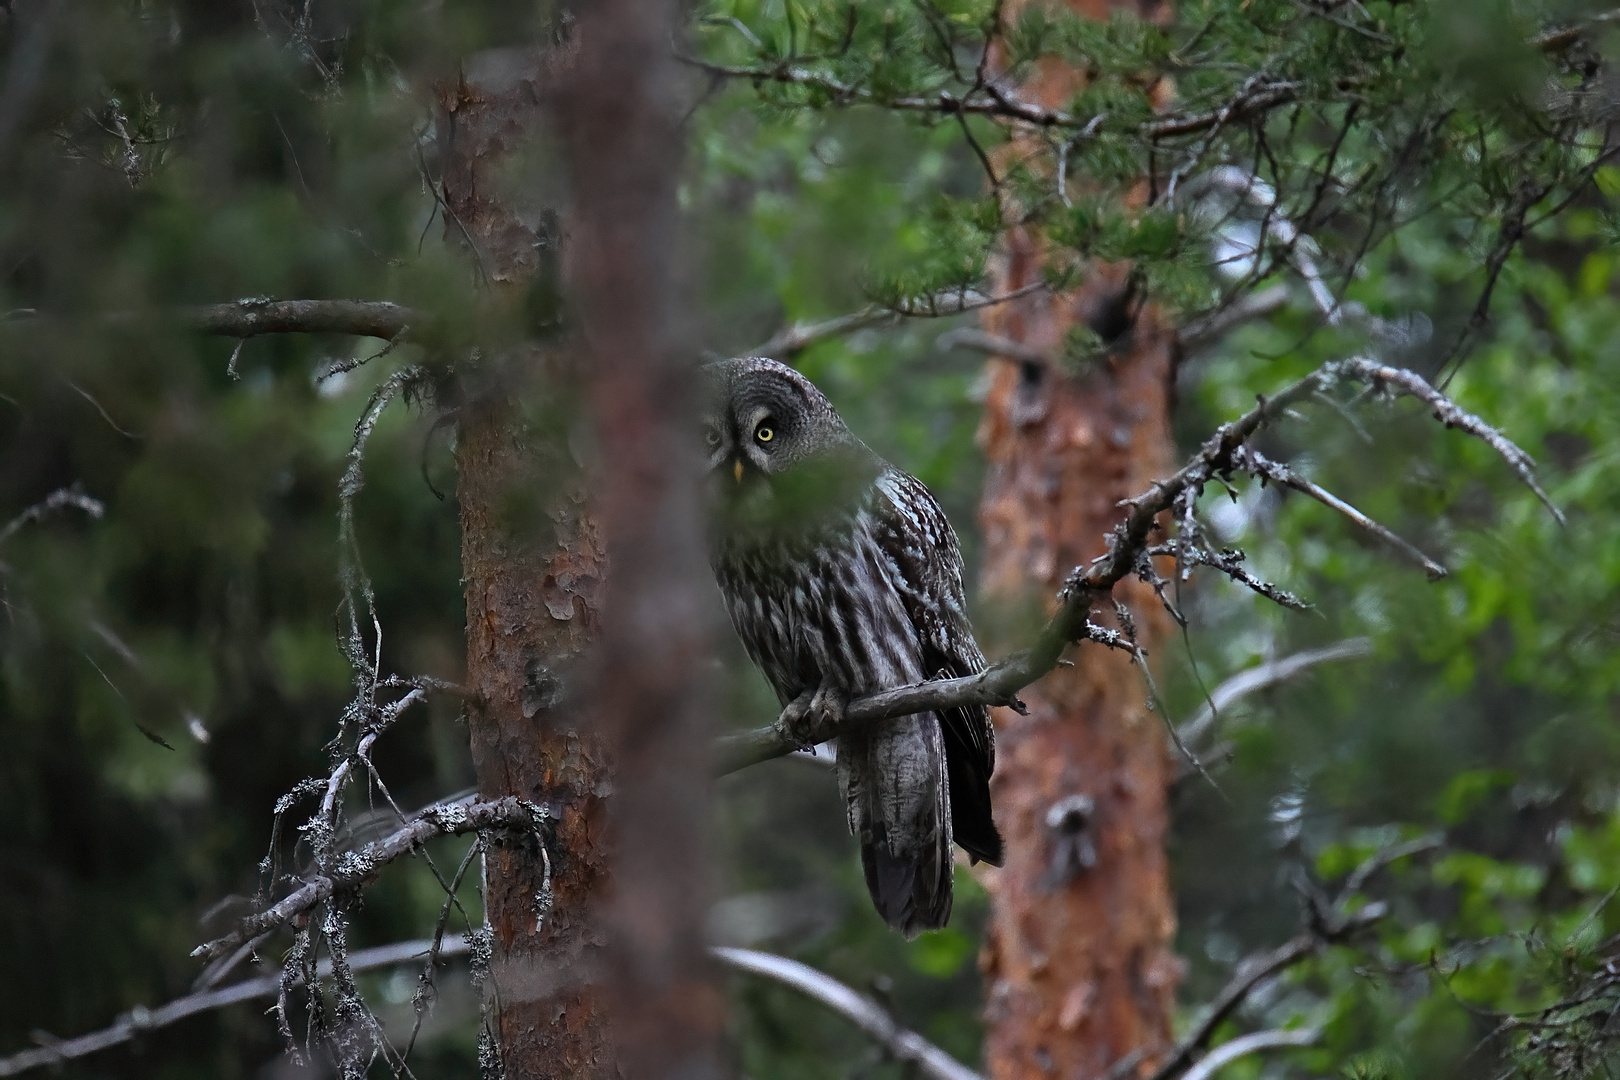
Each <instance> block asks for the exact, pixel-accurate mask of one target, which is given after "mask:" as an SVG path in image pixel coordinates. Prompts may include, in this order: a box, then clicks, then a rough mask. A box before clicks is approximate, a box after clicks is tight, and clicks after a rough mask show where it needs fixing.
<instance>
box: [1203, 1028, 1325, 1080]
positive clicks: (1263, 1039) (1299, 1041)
mask: <svg viewBox="0 0 1620 1080" xmlns="http://www.w3.org/2000/svg"><path fill="white" fill-rule="evenodd" d="M1321 1037H1322V1029H1321V1028H1296V1029H1294V1030H1291V1031H1287V1030H1283V1029H1280V1028H1279V1029H1276V1030H1273V1031H1256V1032H1253V1033H1251V1034H1248V1035H1240V1036H1238V1037H1237V1038H1235V1039H1233V1040H1231V1041H1230V1042H1224V1043H1222V1044H1221V1045H1219V1046H1217V1047H1216V1048H1215V1049H1213V1050H1211V1051H1210V1052H1209V1053H1207V1054H1205V1055H1204V1057H1203V1060H1201V1061H1199V1062H1198V1064H1196V1065H1194V1066H1193V1067H1192V1068H1190V1069H1188V1070H1187V1071H1186V1073H1184V1074H1183V1075H1182V1078H1181V1080H1209V1078H1210V1077H1212V1076H1214V1075H1215V1074H1216V1073H1217V1072H1219V1071H1220V1070H1222V1069H1224V1068H1226V1067H1227V1066H1228V1065H1230V1064H1232V1062H1234V1061H1236V1060H1237V1059H1238V1058H1241V1057H1247V1056H1248V1055H1250V1054H1254V1053H1258V1052H1260V1051H1261V1050H1276V1049H1279V1048H1281V1047H1286V1046H1312V1045H1314V1044H1315V1043H1316V1042H1317V1041H1318V1040H1319V1039H1321Z"/></svg>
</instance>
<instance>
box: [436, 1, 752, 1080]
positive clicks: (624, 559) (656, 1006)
mask: <svg viewBox="0 0 1620 1080" xmlns="http://www.w3.org/2000/svg"><path fill="white" fill-rule="evenodd" d="M671 13H672V9H671V6H670V5H668V4H666V3H665V2H663V0H598V3H597V4H595V5H593V6H591V7H590V8H589V9H587V10H585V11H583V12H582V13H581V14H580V15H579V16H578V18H577V20H575V22H574V23H573V26H572V30H571V32H570V37H569V40H568V41H567V42H565V43H564V44H563V45H561V46H560V47H558V49H556V50H554V51H553V53H552V54H551V55H550V56H549V57H548V58H547V59H546V61H545V62H544V63H543V64H537V63H536V62H535V61H534V59H533V58H532V56H530V54H525V53H522V52H519V51H518V50H512V51H511V52H510V53H508V52H506V51H501V52H498V53H494V54H490V55H489V56H487V57H486V58H485V61H486V62H485V63H482V64H470V65H469V72H473V71H479V70H483V71H484V75H483V77H477V76H475V75H473V74H468V75H466V76H464V77H463V79H462V80H461V81H460V82H459V83H458V84H457V85H455V86H453V87H446V88H444V90H443V91H442V92H441V108H442V114H441V124H442V127H441V139H442V140H443V142H444V146H443V150H444V155H443V156H444V163H443V174H444V178H445V185H444V187H445V198H446V203H447V205H448V211H449V218H450V223H449V225H448V227H447V235H448V236H449V238H450V239H451V240H452V241H455V240H457V239H460V240H461V241H462V242H464V243H469V244H470V245H471V246H472V247H473V249H474V251H475V252H476V256H477V259H478V261H479V262H480V264H481V268H482V273H483V274H484V275H485V276H486V278H487V279H488V280H489V282H490V285H491V291H492V292H493V293H494V297H493V303H494V304H495V306H496V307H497V308H499V307H503V306H504V307H505V308H506V309H507V310H508V311H509V312H513V311H517V310H519V309H521V312H522V314H521V316H520V317H521V318H522V319H524V320H527V321H530V322H531V323H532V322H533V321H534V320H536V319H541V320H543V319H544V318H545V317H547V316H546V313H547V312H555V311H556V310H558V309H559V305H558V302H557V298H556V297H554V296H549V295H548V290H549V289H551V288H552V284H553V283H551V282H548V280H547V276H548V275H546V274H545V273H544V270H545V265H544V259H543V258H542V256H544V255H545V253H546V252H547V251H548V250H552V249H553V248H554V245H555V243H556V238H555V237H552V236H542V235H539V234H537V233H536V231H535V229H534V227H533V226H532V225H531V224H530V223H529V222H531V221H534V220H544V219H545V218H546V215H545V214H540V215H538V216H537V215H535V214H534V212H533V211H532V209H531V210H530V211H529V212H528V213H527V214H526V215H523V216H520V214H519V213H518V212H517V211H516V210H515V209H514V208H513V202H515V201H516V200H512V201H510V202H509V201H507V200H506V199H503V195H502V193H503V190H505V189H507V188H509V187H510V185H511V182H512V181H511V174H510V171H509V170H510V168H511V158H512V154H513V151H515V150H517V149H518V148H519V147H520V146H521V145H522V144H523V143H525V142H526V141H527V140H528V139H529V138H530V137H531V135H532V133H533V131H534V129H535V127H536V123H537V120H538V113H539V109H540V106H541V105H542V104H543V105H544V106H545V107H546V109H547V110H548V112H549V116H548V117H547V120H548V121H549V122H550V125H551V126H550V130H551V131H553V132H555V133H556V134H557V135H559V136H560V140H559V141H560V143H561V144H562V146H563V147H564V148H565V149H566V150H567V152H568V165H569V169H570V172H571V177H572V185H571V186H572V190H573V192H574V195H573V199H572V203H571V205H569V206H568V207H566V208H564V211H563V213H564V216H565V218H566V220H567V226H566V228H564V229H563V230H560V231H561V232H563V233H564V234H566V235H568V236H569V242H570V245H571V250H569V251H568V252H566V253H565V255H564V258H563V260H562V265H563V267H564V268H565V270H566V272H567V277H568V281H567V289H566V292H567V307H568V312H569V314H568V316H567V319H566V324H567V333H566V335H565V336H563V337H562V338H560V339H559V340H558V341H556V342H554V343H553V344H552V345H551V346H549V347H548V348H547V349H546V350H545V351H544V352H542V351H541V350H539V349H536V348H532V347H522V348H518V349H515V350H513V351H512V352H511V353H510V354H508V355H506V356H503V357H486V358H484V359H483V361H482V364H483V365H484V366H483V368H482V370H481V371H479V372H478V373H477V374H476V375H475V376H473V377H471V378H468V379H464V384H469V385H466V387H465V392H466V393H467V394H468V395H469V398H468V400H465V401H464V402H463V404H462V407H461V413H460V416H459V417H458V419H459V436H458V445H457V464H458V467H459V469H460V481H459V488H458V493H459V497H460V500H461V511H462V537H463V538H462V543H463V549H462V560H463V574H464V579H465V586H466V596H467V683H468V685H469V687H470V688H471V689H472V691H473V692H474V697H473V704H472V705H471V706H470V707H469V710H468V712H469V725H470V735H471V739H472V750H473V758H474V764H475V766H476V769H477V775H478V785H479V789H480V793H481V794H482V795H484V796H485V797H497V796H500V795H507V794H515V795H519V796H521V797H523V798H526V799H529V800H532V801H534V802H535V803H538V804H539V805H541V806H544V807H546V808H547V809H548V810H549V812H550V814H551V817H552V821H553V823H554V828H553V830H552V833H551V835H549V836H547V838H546V843H545V845H544V848H543V849H542V848H541V847H540V846H538V845H535V844H533V843H532V842H508V843H505V844H502V845H500V846H498V847H497V848H496V849H495V850H494V851H492V852H491V853H490V854H489V856H488V858H487V859H486V863H485V881H484V888H485V908H486V912H487V916H488V920H489V924H490V927H491V929H492V931H493V942H492V945H493V956H492V957H491V963H490V973H489V985H488V986H487V987H486V994H487V995H488V999H487V1000H488V1011H487V1015H486V1038H485V1044H484V1045H483V1046H482V1047H481V1057H484V1058H485V1059H486V1060H485V1062H484V1064H485V1065H486V1072H485V1075H486V1076H488V1075H492V1074H491V1073H490V1072H489V1071H488V1070H489V1068H490V1067H494V1068H498V1069H499V1074H498V1075H501V1076H503V1077H505V1078H507V1080H530V1078H540V1077H569V1078H585V1080H588V1078H591V1077H602V1078H606V1077H618V1076H621V1075H623V1076H630V1077H635V1078H638V1080H639V1078H642V1077H657V1076H665V1075H669V1076H674V1075H679V1076H681V1077H683V1078H684V1077H690V1078H693V1080H698V1078H702V1077H706V1076H712V1075H716V1073H717V1068H716V1040H717V1037H718V1034H719V1030H720V1027H721V1024H722V1021H723V1003H722V998H721V995H720V992H719V989H718V986H717V980H716V979H715V978H714V976H713V973H712V972H711V970H710V967H709V961H708V959H707V956H706V953H705V949H704V934H703V916H704V914H705V911H706V907H707V901H708V892H707V888H706V886H707V884H708V882H707V876H706V870H707V862H706V859H705V848H706V844H705V839H704V837H705V833H706V831H707V826H708V824H709V810H708V801H707V800H708V793H709V789H710V774H711V768H710V764H709V761H708V756H709V752H710V747H711V745H712V732H711V731H710V730H709V718H710V716H711V711H710V710H709V709H708V708H706V700H705V695H704V693H703V691H704V687H705V684H706V683H707V682H708V681H709V680H708V678H707V673H708V670H709V669H708V666H707V665H706V664H704V663H703V662H702V661H703V660H704V658H705V657H706V655H707V647H708V636H707V635H708V629H709V628H708V626H707V625H706V620H705V619H704V618H703V617H702V612H703V611H704V610H705V608H704V606H703V604H702V603H701V602H700V601H699V599H698V597H697V590H698V589H701V588H706V587H707V575H708V571H707V568H706V567H704V566H703V562H702V558H701V545H700V534H699V522H698V518H697V505H698V504H697V500H696V498H695V497H694V496H695V491H696V487H695V481H696V477H697V469H696V461H695V447H691V446H689V445H688V444H689V443H690V442H691V439H692V436H691V431H692V429H693V426H694V424H693V420H692V415H691V412H690V409H689V406H690V401H689V398H690V396H691V394H692V392H693V390H694V388H695V382H696V380H695V379H694V378H693V375H694V371H693V367H694V361H695V354H694V353H693V352H692V351H691V350H685V349H682V348H680V347H679V346H678V343H677V342H676V341H675V339H674V336H673V334H672V326H671V324H672V321H673V320H672V312H673V310H674V307H675V305H674V303H673V299H672V296H673V294H672V283H673V278H674V275H673V273H672V272H671V267H672V263H673V243H674V239H675V235H676V232H677V229H676V221H677V207H676V201H675V178H676V177H677V175H678V172H679V167H678V166H679V149H680V138H679V116H678V113H677V111H676V110H677V108H678V104H679V100H678V95H677V94H675V93H673V92H672V88H671V86H670V82H671V79H670V69H671V66H672V59H671V55H670V49H669V42H670V40H671V28H670V19H671ZM526 56H529V57H530V58H528V59H525V57H526ZM522 194H523V195H525V196H526V201H529V202H532V201H534V195H535V193H534V192H533V191H528V192H523V193H522ZM537 274H538V275H539V276H538V278H537ZM470 384H476V385H470ZM581 419H584V420H586V421H587V425H582V424H581V423H580V421H581ZM609 552H611V555H612V563H613V566H614V572H613V576H612V579H611V581H610V580H609V577H608V573H607V571H608V562H609V559H608V555H609Z"/></svg>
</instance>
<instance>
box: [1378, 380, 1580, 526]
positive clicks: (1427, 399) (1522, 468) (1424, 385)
mask: <svg viewBox="0 0 1620 1080" xmlns="http://www.w3.org/2000/svg"><path fill="white" fill-rule="evenodd" d="M1347 363H1349V364H1350V365H1352V367H1353V370H1354V371H1355V373H1356V376H1357V377H1358V378H1360V379H1362V380H1363V381H1365V382H1368V383H1370V384H1371V385H1372V387H1373V388H1374V389H1375V390H1381V389H1384V388H1387V387H1391V386H1393V387H1396V388H1398V389H1399V390H1400V391H1401V392H1402V393H1404V394H1406V395H1407V396H1409V397H1415V398H1417V399H1418V400H1419V401H1421V402H1423V403H1424V404H1425V405H1427V406H1428V407H1429V411H1430V412H1432V413H1433V414H1434V418H1435V419H1436V420H1438V421H1440V422H1441V423H1442V424H1444V425H1446V427H1448V428H1453V427H1454V428H1461V429H1462V430H1463V431H1466V432H1467V433H1468V434H1470V435H1472V436H1473V437H1474V438H1476V439H1479V440H1480V441H1481V442H1483V443H1485V445H1487V446H1489V447H1490V448H1491V449H1492V450H1495V451H1496V452H1497V454H1498V455H1500V456H1501V458H1502V460H1503V461H1506V462H1507V463H1508V467H1509V468H1511V469H1512V470H1513V472H1514V475H1516V476H1517V477H1518V478H1519V480H1520V481H1521V482H1522V483H1523V484H1524V485H1525V486H1526V487H1528V488H1529V489H1530V490H1531V491H1533V492H1535V495H1536V498H1538V499H1540V500H1541V505H1543V506H1545V507H1546V508H1547V509H1548V510H1549V511H1550V512H1551V513H1552V516H1553V517H1554V518H1556V519H1557V521H1558V524H1560V525H1565V524H1567V522H1566V521H1565V520H1564V512H1563V511H1562V510H1560V509H1558V507H1557V506H1555V505H1553V501H1552V500H1551V499H1550V498H1548V497H1547V493H1546V492H1545V491H1543V490H1541V485H1540V484H1538V483H1536V462H1535V459H1534V458H1532V457H1531V456H1530V455H1529V454H1527V453H1525V452H1524V451H1523V450H1521V449H1519V448H1518V447H1517V446H1515V445H1514V444H1513V441H1512V440H1511V439H1509V438H1508V437H1507V436H1506V435H1503V434H1502V433H1501V432H1500V431H1498V430H1497V429H1496V428H1493V427H1491V425H1489V424H1487V423H1486V422H1485V421H1483V420H1481V419H1480V418H1479V417H1477V416H1475V415H1474V414H1473V413H1471V412H1468V411H1467V410H1465V409H1464V408H1463V407H1462V406H1460V405H1458V404H1457V403H1456V402H1455V401H1452V400H1451V399H1450V398H1448V397H1447V396H1446V395H1445V394H1443V393H1441V392H1440V391H1439V390H1436V389H1435V388H1434V387H1433V386H1431V385H1430V384H1429V382H1428V380H1427V379H1425V378H1423V376H1421V375H1419V374H1418V373H1417V372H1415V371H1407V370H1406V369H1404V368H1394V367H1390V366H1388V365H1387V364H1380V363H1376V362H1374V361H1372V360H1365V359H1355V360H1350V361H1347Z"/></svg>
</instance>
